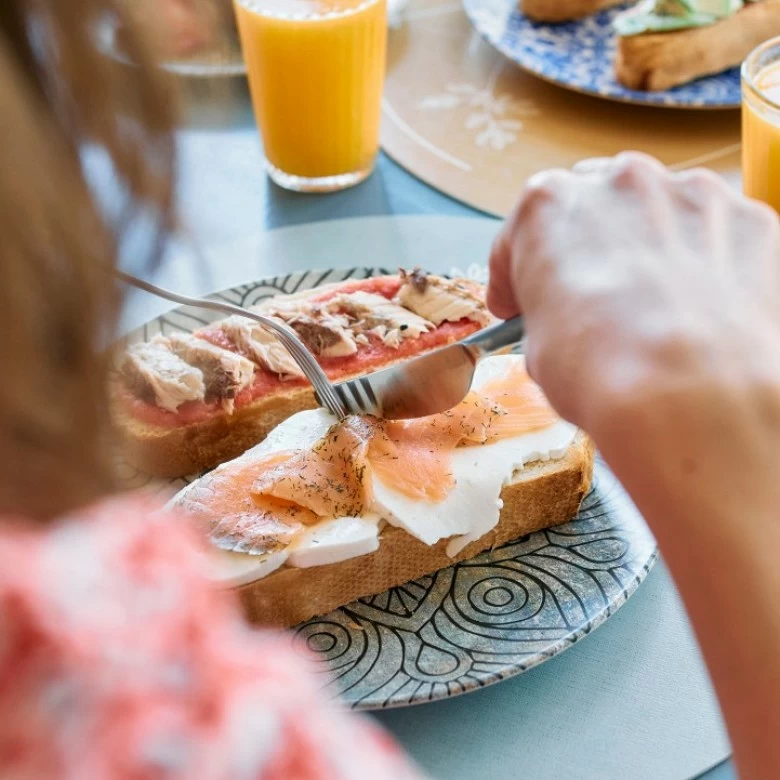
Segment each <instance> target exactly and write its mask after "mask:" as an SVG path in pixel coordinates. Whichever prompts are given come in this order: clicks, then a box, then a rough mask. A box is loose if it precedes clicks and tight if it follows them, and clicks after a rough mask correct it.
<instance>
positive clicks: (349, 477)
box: [252, 417, 377, 518]
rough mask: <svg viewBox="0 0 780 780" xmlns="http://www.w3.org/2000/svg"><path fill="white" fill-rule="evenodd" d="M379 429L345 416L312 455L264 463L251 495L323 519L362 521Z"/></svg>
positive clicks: (302, 452) (309, 452) (294, 455)
mask: <svg viewBox="0 0 780 780" xmlns="http://www.w3.org/2000/svg"><path fill="white" fill-rule="evenodd" d="M376 426H377V424H376V423H375V422H373V421H372V420H370V419H367V418H362V417H347V418H346V419H345V420H344V421H343V422H341V423H338V424H337V425H333V426H332V427H331V428H330V430H329V431H328V432H327V433H326V434H325V436H324V437H323V438H322V439H321V440H320V441H319V442H318V443H317V444H316V445H315V446H314V447H313V448H312V449H311V450H300V451H298V452H295V453H292V454H290V455H288V456H287V457H282V458H277V460H276V461H275V462H271V463H269V461H268V460H266V461H264V463H265V466H266V468H265V470H264V472H263V473H262V474H260V476H258V478H257V479H256V481H255V483H254V485H253V486H252V496H253V497H254V498H255V500H256V501H257V500H261V499H267V498H271V499H275V500H282V501H285V502H294V503H296V504H298V505H300V506H302V507H304V508H305V509H307V510H309V511H311V512H313V513H314V514H315V515H317V516H318V517H321V518H322V517H327V518H331V517H358V516H359V515H360V514H362V512H363V511H364V510H365V509H367V507H368V504H369V503H370V502H371V499H372V493H371V480H370V479H369V478H368V457H367V455H368V447H369V442H370V441H371V440H372V436H373V434H374V430H375V428H376ZM272 457H273V456H272ZM261 463H262V462H261Z"/></svg>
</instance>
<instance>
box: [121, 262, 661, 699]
mask: <svg viewBox="0 0 780 780" xmlns="http://www.w3.org/2000/svg"><path fill="white" fill-rule="evenodd" d="M453 270H454V269H453ZM483 271H484V269H482V268H481V267H479V266H474V267H473V268H470V269H469V270H468V273H469V275H471V276H474V277H476V278H480V277H481V276H482V275H483ZM387 273H392V271H389V270H384V269H381V268H351V269H338V270H331V271H307V272H302V273H292V274H286V275H284V276H278V277H275V278H272V279H266V280H263V281H260V282H254V283H251V284H245V285H240V286H238V287H234V288H231V289H229V290H225V291H223V292H221V293H219V294H217V295H215V296H213V297H215V298H218V299H221V300H225V301H229V302H231V303H236V304H240V305H242V306H251V305H253V304H256V303H258V302H259V301H261V300H262V299H264V298H267V297H269V296H271V295H277V294H279V293H292V292H296V291H298V290H305V289H309V288H311V287H317V286H319V285H321V284H326V283H328V282H336V281H341V280H344V279H349V278H363V277H368V276H375V275H378V274H387ZM218 316H219V315H218V314H216V313H215V312H205V311H203V310H200V309H198V310H193V309H190V308H187V307H183V308H179V309H175V310H173V311H171V312H169V313H167V314H164V315H162V316H160V317H158V318H156V319H154V320H152V321H151V322H148V323H147V324H146V325H144V326H143V327H141V328H138V329H137V330H135V331H133V332H132V333H131V334H130V335H129V337H128V340H130V341H137V340H148V339H150V338H152V337H153V336H155V335H156V334H158V333H163V334H168V333H171V332H172V331H177V330H178V331H182V330H183V331H190V332H191V331H193V330H196V329H197V328H199V327H202V326H203V325H204V324H206V323H207V322H209V321H211V320H213V319H217V318H218ZM123 476H124V478H125V480H126V481H127V483H128V485H130V486H136V487H141V486H152V485H155V484H156V485H158V486H159V487H160V488H165V489H167V490H170V489H171V487H174V488H180V487H183V486H184V485H185V484H187V483H188V482H191V481H192V480H193V479H195V478H196V477H197V476H198V475H193V476H191V477H187V478H184V479H180V480H175V481H169V482H165V483H154V481H153V480H152V479H151V478H149V477H147V476H145V475H144V474H141V473H139V472H138V471H136V470H134V469H132V468H129V467H128V466H126V465H124V466H123ZM655 558H656V547H655V542H654V540H653V538H652V536H651V535H650V533H649V531H648V530H647V527H646V526H645V524H644V522H643V520H642V518H641V517H640V516H639V514H638V512H637V510H636V509H635V508H634V506H633V505H632V503H631V502H630V500H629V499H628V498H627V496H626V495H625V493H624V492H623V490H622V488H621V487H620V485H619V484H618V482H617V481H616V480H615V478H614V477H613V476H612V474H611V473H610V471H609V470H608V469H607V467H606V466H605V465H604V464H603V463H601V462H597V464H596V471H595V477H594V482H593V488H592V490H591V492H590V494H589V495H588V496H587V498H586V499H585V502H584V503H583V506H582V510H581V511H580V514H579V515H578V516H577V518H576V519H575V520H574V521H572V522H571V523H568V524H567V525H563V526H558V527H557V528H551V529H548V530H545V531H540V532H538V533H535V534H531V535H530V536H526V537H524V538H522V539H518V540H516V541H514V542H512V543H510V544H507V545H504V546H503V547H500V548H498V549H495V550H492V551H490V552H487V553H483V554H482V555H479V556H477V557H476V558H473V559H471V560H469V561H465V562H463V563H460V564H458V565H456V566H453V567H451V568H449V569H442V570H441V571H439V572H437V573H436V574H434V575H432V576H429V577H423V578H421V579H419V580H417V581H415V582H409V583H407V584H405V585H402V586H399V587H397V588H392V589H391V590H389V591H387V592H386V593H382V594H381V595H379V596H372V597H371V598H366V599H360V600H359V601H356V602H354V603H353V604H350V605H349V606H346V607H342V608H341V609H337V610H335V611H334V612H331V613H330V614H329V615H325V616H324V617H320V618H317V619H315V620H310V621H309V622H308V623H304V624H303V625H301V626H299V627H298V628H297V629H296V630H295V631H294V632H293V641H294V642H295V644H296V646H297V647H299V648H301V649H303V648H305V649H307V650H308V651H314V652H315V654H316V657H317V659H318V661H319V666H320V668H321V670H322V672H323V674H324V675H329V676H325V677H324V678H323V679H324V680H326V682H325V685H326V686H327V688H328V689H329V690H330V691H332V692H333V694H334V695H336V694H338V693H340V694H341V695H342V697H343V698H344V700H346V702H347V703H348V704H349V705H350V706H352V707H354V708H356V709H380V708H388V707H400V706H406V705H410V704H420V703H423V702H428V701H432V700H435V699H442V698H446V697H450V696H457V695H458V694H461V693H466V692H468V691H473V690H476V689H479V688H482V687H484V686H486V685H490V684H492V683H495V682H498V681H500V680H504V679H507V678H508V677H512V676H513V675H516V674H520V673H521V672H524V671H526V670H528V669H530V668H532V667H534V666H537V665H538V664H540V663H543V662H544V661H546V660H548V659H549V658H552V657H553V656H555V655H558V654H559V653H561V652H563V651H564V650H565V649H566V648H568V647H570V646H571V645H572V644H574V643H575V642H577V641H578V640H580V639H582V638H583V637H585V636H587V635H588V634H589V633H590V632H591V631H593V629H594V628H596V627H597V626H599V625H601V624H602V623H603V622H604V621H605V620H607V619H608V618H609V617H610V616H611V615H612V614H613V613H614V612H615V611H616V610H617V609H619V608H620V607H621V606H622V605H623V604H624V603H625V602H626V600H627V599H628V598H629V597H630V596H631V594H632V593H633V592H634V591H635V590H636V588H637V587H638V586H639V584H640V583H641V582H642V580H643V579H644V578H645V576H646V575H647V573H648V572H649V571H650V568H651V567H652V565H653V563H654V562H655Z"/></svg>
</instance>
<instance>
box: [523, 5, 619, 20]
mask: <svg viewBox="0 0 780 780" xmlns="http://www.w3.org/2000/svg"><path fill="white" fill-rule="evenodd" d="M625 1H626V0H520V10H521V11H522V13H523V14H525V16H527V17H528V18H529V19H533V20H534V21H535V22H553V23H555V22H569V21H572V20H573V19H582V17H583V16H590V15H591V14H595V13H596V12H597V11H603V10H604V9H605V8H611V7H612V6H615V5H620V4H621V3H625Z"/></svg>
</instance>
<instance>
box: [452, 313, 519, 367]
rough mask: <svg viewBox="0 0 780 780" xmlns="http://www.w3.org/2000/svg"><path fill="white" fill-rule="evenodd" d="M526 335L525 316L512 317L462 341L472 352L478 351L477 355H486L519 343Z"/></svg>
mask: <svg viewBox="0 0 780 780" xmlns="http://www.w3.org/2000/svg"><path fill="white" fill-rule="evenodd" d="M524 336H525V322H524V320H523V318H522V317H512V318H511V319H508V320H504V322H499V323H498V324H497V325H491V326H490V327H489V328H485V329H484V330H479V331H477V332H476V333H475V334H474V335H472V336H469V337H468V338H465V339H463V341H461V342H460V343H461V344H463V346H465V347H468V348H469V351H471V352H472V353H476V357H484V356H485V355H493V354H494V353H496V352H500V351H501V350H502V349H506V348H507V347H513V346H515V344H519V343H520V342H521V341H522V340H523V337H524Z"/></svg>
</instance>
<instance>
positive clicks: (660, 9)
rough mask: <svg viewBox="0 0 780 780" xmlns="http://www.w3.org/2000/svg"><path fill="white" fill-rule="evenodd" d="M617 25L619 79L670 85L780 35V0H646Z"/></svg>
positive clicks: (722, 66)
mask: <svg viewBox="0 0 780 780" xmlns="http://www.w3.org/2000/svg"><path fill="white" fill-rule="evenodd" d="M614 27H615V31H616V33H617V36H618V43H617V54H616V59H615V72H616V75H617V78H618V80H619V81H620V82H621V83H622V84H623V85H625V86H626V87H628V88H629V89H641V90H664V89H669V88H671V87H675V86H678V85H680V84H685V83H686V82H688V81H693V80H694V79H697V78H700V77H701V76H708V75H711V74H714V73H720V72H721V71H723V70H726V69H728V68H732V67H735V66H737V65H739V64H740V63H741V62H742V60H744V59H745V57H746V56H747V55H748V54H749V53H750V51H751V50H752V49H754V48H755V47H756V46H758V45H759V44H760V43H762V42H763V41H765V40H768V39H769V38H772V37H773V36H775V35H780V0H643V1H642V2H640V3H638V4H637V5H636V6H635V7H634V8H631V9H629V10H628V11H625V12H624V13H621V14H619V15H618V16H617V17H616V18H615V20H614Z"/></svg>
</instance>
